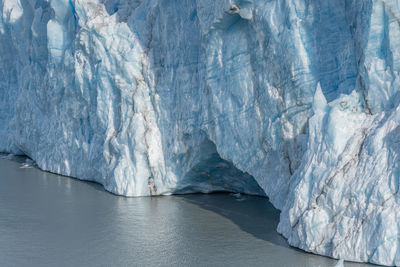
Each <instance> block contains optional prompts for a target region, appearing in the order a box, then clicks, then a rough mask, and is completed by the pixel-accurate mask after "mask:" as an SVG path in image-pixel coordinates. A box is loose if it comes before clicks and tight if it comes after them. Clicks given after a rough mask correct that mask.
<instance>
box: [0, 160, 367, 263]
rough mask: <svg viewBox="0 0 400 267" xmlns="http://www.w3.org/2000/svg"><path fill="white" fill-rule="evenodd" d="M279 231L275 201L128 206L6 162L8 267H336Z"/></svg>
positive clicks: (163, 200)
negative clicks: (289, 242)
mask: <svg viewBox="0 0 400 267" xmlns="http://www.w3.org/2000/svg"><path fill="white" fill-rule="evenodd" d="M278 221H279V211H277V210H276V209H274V208H273V206H272V205H271V204H270V203H269V202H268V200H267V199H266V198H261V197H250V196H240V197H236V196H234V195H232V194H210V195H201V194H198V195H182V196H163V197H139V198H125V197H119V196H115V195H112V194H110V193H107V192H105V191H104V190H103V189H102V187H101V186H100V185H98V184H94V183H88V182H82V181H79V180H76V179H72V178H68V177H63V176H59V175H54V174H50V173H47V172H43V171H40V170H38V169H36V168H26V167H24V166H23V165H22V164H21V163H18V162H13V161H9V160H5V159H0V266H334V265H335V264H336V262H337V261H336V260H332V259H329V258H326V257H321V256H316V255H312V254H308V253H305V252H302V251H300V250H297V249H295V248H291V247H289V246H288V245H287V242H286V240H285V239H284V238H282V237H281V236H280V235H279V234H278V233H277V232H276V227H277V224H278ZM345 266H354V267H355V266H370V265H366V264H356V263H347V262H346V263H345Z"/></svg>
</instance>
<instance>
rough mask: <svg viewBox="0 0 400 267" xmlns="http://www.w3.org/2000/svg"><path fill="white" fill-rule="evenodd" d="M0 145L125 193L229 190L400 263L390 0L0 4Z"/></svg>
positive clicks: (337, 246) (398, 48)
mask: <svg viewBox="0 0 400 267" xmlns="http://www.w3.org/2000/svg"><path fill="white" fill-rule="evenodd" d="M0 76H1V79H0V125H1V126H2V127H0V151H1V152H7V153H13V154H24V155H28V156H29V157H30V158H32V159H33V160H35V161H36V163H37V164H38V166H39V167H40V168H42V169H44V170H48V171H51V172H56V173H60V174H63V175H68V176H73V177H77V178H80V179H85V180H91V181H96V182H99V183H101V184H103V185H104V187H105V188H106V189H107V190H109V191H111V192H113V193H116V194H121V195H127V196H142V195H154V194H171V193H185V192H211V191H218V190H222V191H238V192H244V193H249V194H259V195H262V194H266V195H267V196H268V197H269V198H270V200H271V202H272V203H273V204H274V205H275V206H276V207H277V208H279V209H281V210H282V213H281V222H280V224H279V227H278V231H279V232H281V233H282V234H283V235H284V236H285V237H287V238H288V240H289V243H290V244H292V245H294V246H297V247H300V248H302V249H304V250H307V251H311V252H314V253H319V254H323V255H328V256H331V257H335V258H343V259H347V260H354V261H369V262H374V263H380V264H387V265H395V264H397V265H400V258H399V257H400V246H399V241H398V240H399V229H400V224H399V223H398V222H399V221H400V220H399V219H398V218H397V217H398V214H400V212H399V211H400V203H399V202H400V198H399V195H398V188H399V177H400V172H399V167H398V155H399V153H400V150H399V149H400V146H399V145H398V144H399V141H398V140H399V137H400V128H399V123H400V113H399V112H400V107H399V104H400V102H399V101H400V98H399V95H398V93H399V89H400V1H398V0H352V1H350V0H332V1H307V0H275V1H264V0H237V1H233V0H220V1H209V0H179V1H178V0H168V1H166V0H0Z"/></svg>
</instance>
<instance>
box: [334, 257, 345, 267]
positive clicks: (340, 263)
mask: <svg viewBox="0 0 400 267" xmlns="http://www.w3.org/2000/svg"><path fill="white" fill-rule="evenodd" d="M335 267H344V260H343V259H341V260H338V262H337V263H336V265H335Z"/></svg>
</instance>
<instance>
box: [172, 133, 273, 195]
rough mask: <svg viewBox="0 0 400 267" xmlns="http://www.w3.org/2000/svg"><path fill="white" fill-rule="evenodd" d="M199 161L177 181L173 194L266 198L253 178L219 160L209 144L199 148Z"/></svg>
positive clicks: (208, 142)
mask: <svg viewBox="0 0 400 267" xmlns="http://www.w3.org/2000/svg"><path fill="white" fill-rule="evenodd" d="M199 157H200V158H199V159H198V161H197V164H194V166H193V167H192V168H191V169H190V170H189V172H187V173H186V174H185V175H184V177H183V179H182V180H180V181H179V183H178V185H177V189H176V190H175V191H174V192H173V193H174V194H187V193H198V192H200V193H213V192H230V193H244V194H248V195H259V196H266V195H265V192H264V190H263V189H262V188H261V187H260V185H259V184H258V183H257V181H256V180H255V179H254V177H253V176H251V175H250V174H248V173H246V172H243V171H241V170H239V169H238V168H236V167H235V165H234V164H233V163H232V162H230V161H227V160H224V159H223V158H221V156H220V155H219V153H218V151H217V149H216V146H215V144H214V143H213V142H211V141H210V140H205V141H203V143H202V144H201V145H200V151H199Z"/></svg>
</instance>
